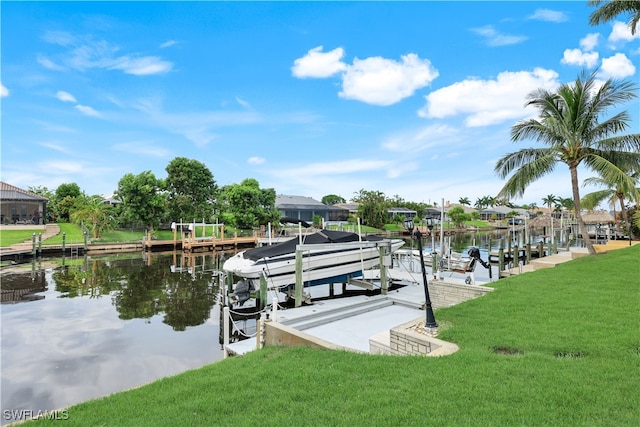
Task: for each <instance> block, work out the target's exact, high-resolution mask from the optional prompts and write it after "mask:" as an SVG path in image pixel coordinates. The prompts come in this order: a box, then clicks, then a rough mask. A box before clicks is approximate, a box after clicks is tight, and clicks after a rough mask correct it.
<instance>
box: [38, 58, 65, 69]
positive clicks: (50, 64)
mask: <svg viewBox="0 0 640 427" xmlns="http://www.w3.org/2000/svg"><path fill="white" fill-rule="evenodd" d="M36 60H37V61H38V64H40V65H42V66H43V67H44V68H47V69H49V70H54V71H64V70H66V68H65V67H63V66H62V65H58V64H56V63H55V62H53V61H52V60H50V59H49V58H46V57H44V56H42V55H38V57H37V58H36Z"/></svg>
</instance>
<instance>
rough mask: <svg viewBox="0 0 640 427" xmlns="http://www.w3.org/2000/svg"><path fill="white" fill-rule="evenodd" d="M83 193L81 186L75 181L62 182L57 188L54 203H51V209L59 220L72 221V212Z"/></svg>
mask: <svg viewBox="0 0 640 427" xmlns="http://www.w3.org/2000/svg"><path fill="white" fill-rule="evenodd" d="M81 195H82V191H80V186H78V184H76V183H75V182H71V183H64V184H60V185H59V186H58V188H56V192H55V196H54V198H53V203H52V204H50V205H49V209H50V210H51V211H52V213H53V214H54V216H55V217H56V220H57V221H63V222H65V221H70V218H71V213H72V212H73V210H74V206H75V205H76V202H77V200H78V198H79V197H80V196H81Z"/></svg>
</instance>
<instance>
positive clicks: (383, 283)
mask: <svg viewBox="0 0 640 427" xmlns="http://www.w3.org/2000/svg"><path fill="white" fill-rule="evenodd" d="M378 251H379V253H380V292H381V293H382V295H386V294H387V286H388V283H387V266H386V264H385V257H386V253H387V251H386V248H385V247H380V248H378ZM362 273H363V274H364V271H363V272H362Z"/></svg>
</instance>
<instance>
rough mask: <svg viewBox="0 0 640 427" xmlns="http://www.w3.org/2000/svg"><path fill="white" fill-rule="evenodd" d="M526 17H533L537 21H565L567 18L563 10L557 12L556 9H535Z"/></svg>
mask: <svg viewBox="0 0 640 427" xmlns="http://www.w3.org/2000/svg"><path fill="white" fill-rule="evenodd" d="M528 19H534V20H537V21H548V22H565V21H567V20H568V19H569V18H568V17H567V15H566V14H565V13H563V12H559V11H557V10H551V9H537V10H536V11H535V12H534V13H533V15H530V16H529V17H528Z"/></svg>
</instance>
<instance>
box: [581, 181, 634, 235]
mask: <svg viewBox="0 0 640 427" xmlns="http://www.w3.org/2000/svg"><path fill="white" fill-rule="evenodd" d="M630 176H631V178H633V179H634V180H635V182H636V185H637V183H638V180H639V178H640V172H635V173H632V174H630ZM589 184H595V185H600V186H603V187H605V188H604V189H603V190H598V191H594V192H593V193H589V194H587V195H585V196H584V197H583V198H582V200H581V201H580V203H581V204H582V206H583V207H584V208H585V209H589V210H591V209H595V207H596V206H598V205H599V204H600V203H601V202H603V201H605V200H607V201H608V202H609V203H611V205H612V206H613V216H614V217H616V202H618V203H619V204H620V216H621V217H622V222H623V223H624V224H627V225H628V224H629V218H628V215H627V207H626V204H625V199H628V200H631V201H633V202H636V203H639V202H640V188H638V187H635V186H634V187H631V188H625V187H623V186H621V185H620V184H619V183H616V182H608V181H606V180H604V179H602V178H600V177H592V178H587V179H585V180H584V182H583V186H584V185H589ZM617 229H618V231H620V224H618V227H617Z"/></svg>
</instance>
